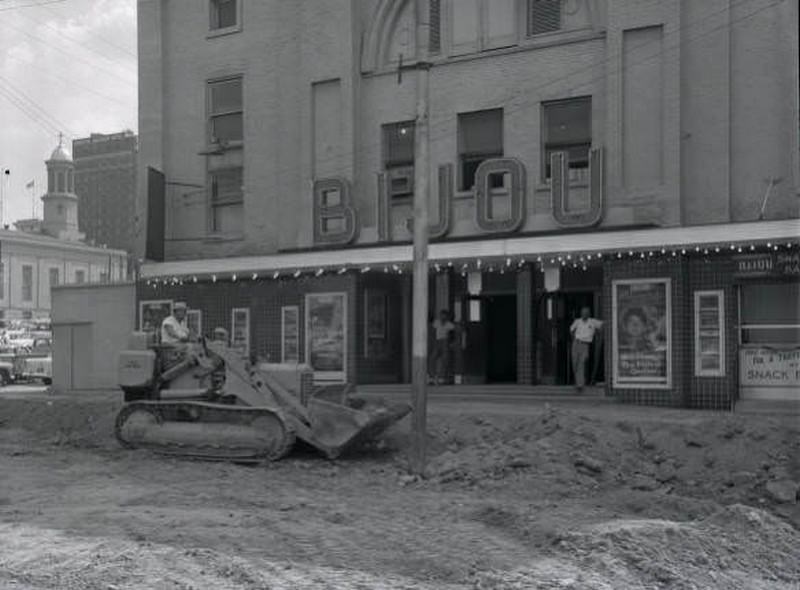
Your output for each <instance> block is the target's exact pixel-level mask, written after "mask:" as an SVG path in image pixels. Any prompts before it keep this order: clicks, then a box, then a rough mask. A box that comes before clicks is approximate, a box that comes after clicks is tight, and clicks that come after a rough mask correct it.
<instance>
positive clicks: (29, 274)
mask: <svg viewBox="0 0 800 590" xmlns="http://www.w3.org/2000/svg"><path fill="white" fill-rule="evenodd" d="M22 300H23V301H26V302H30V301H33V266H31V265H30V264H23V265H22Z"/></svg>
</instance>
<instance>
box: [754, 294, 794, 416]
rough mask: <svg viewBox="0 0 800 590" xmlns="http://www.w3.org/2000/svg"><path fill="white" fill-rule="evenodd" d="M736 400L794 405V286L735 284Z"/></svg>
mask: <svg viewBox="0 0 800 590" xmlns="http://www.w3.org/2000/svg"><path fill="white" fill-rule="evenodd" d="M739 317H740V328H739V398H740V399H745V400H746V399H764V400H794V401H798V402H800V281H797V280H770V279H761V280H749V281H745V282H742V283H740V285H739Z"/></svg>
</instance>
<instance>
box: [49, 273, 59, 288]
mask: <svg viewBox="0 0 800 590" xmlns="http://www.w3.org/2000/svg"><path fill="white" fill-rule="evenodd" d="M59 278H60V277H59V272H58V269H57V268H51V269H50V270H48V271H47V281H48V283H49V284H50V288H51V289H52V288H53V287H58V281H59Z"/></svg>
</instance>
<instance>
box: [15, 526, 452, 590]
mask: <svg viewBox="0 0 800 590" xmlns="http://www.w3.org/2000/svg"><path fill="white" fill-rule="evenodd" d="M3 582H8V583H9V584H13V585H11V586H10V587H12V588H22V589H23V590H29V589H31V590H33V589H37V590H38V589H40V588H41V589H44V588H47V589H50V588H58V589H59V590H95V589H96V590H141V589H143V588H176V589H180V590H205V589H207V588H214V589H215V590H262V589H265V588H269V589H271V590H328V589H330V588H341V589H346V588H354V589H355V588H370V589H374V590H390V589H395V588H405V589H408V590H434V589H440V590H450V589H454V590H456V589H459V588H463V586H455V585H449V584H438V583H437V584H436V585H432V584H427V583H423V582H418V581H415V580H412V579H410V578H405V577H401V576H395V575H386V574H382V575H376V574H370V573H367V572H362V571H358V570H348V569H341V568H332V567H322V566H315V565H311V564H303V563H294V562H290V561H284V562H277V561H270V560H266V559H257V558H249V559H248V558H242V557H237V556H235V555H231V554H228V553H224V552H221V551H215V550H211V549H205V548H180V547H174V546H170V545H163V544H158V543H149V542H139V543H137V542H133V541H128V540H121V539H110V538H103V537H100V538H76V537H72V536H67V535H64V534H62V533H60V532H58V531H53V530H49V529H41V528H36V527H31V526H24V525H3V524H0V587H3V588H5V587H7V586H5V585H4V584H3Z"/></svg>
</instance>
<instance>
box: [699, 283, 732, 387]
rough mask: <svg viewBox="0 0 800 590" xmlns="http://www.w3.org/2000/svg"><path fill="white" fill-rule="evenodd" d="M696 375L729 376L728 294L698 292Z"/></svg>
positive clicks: (720, 291)
mask: <svg viewBox="0 0 800 590" xmlns="http://www.w3.org/2000/svg"><path fill="white" fill-rule="evenodd" d="M694 374H695V376H697V377H722V376H724V375H725V293H724V292H723V291H722V290H717V291H695V292H694Z"/></svg>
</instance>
